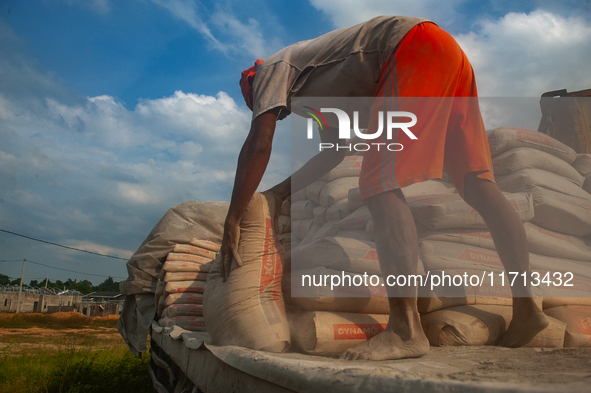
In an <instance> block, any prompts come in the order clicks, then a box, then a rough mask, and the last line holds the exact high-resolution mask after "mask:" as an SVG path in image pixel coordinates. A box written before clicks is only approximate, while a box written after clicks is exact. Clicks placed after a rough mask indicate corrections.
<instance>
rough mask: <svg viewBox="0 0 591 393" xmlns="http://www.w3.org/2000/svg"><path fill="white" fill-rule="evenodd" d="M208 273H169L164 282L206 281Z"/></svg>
mask: <svg viewBox="0 0 591 393" xmlns="http://www.w3.org/2000/svg"><path fill="white" fill-rule="evenodd" d="M206 280H207V273H206V272H168V273H166V275H165V276H164V281H166V282H173V281H206Z"/></svg>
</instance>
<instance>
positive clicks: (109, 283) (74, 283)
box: [0, 274, 119, 295]
mask: <svg viewBox="0 0 591 393" xmlns="http://www.w3.org/2000/svg"><path fill="white" fill-rule="evenodd" d="M20 282H21V280H20V278H16V279H14V280H11V279H10V277H8V276H6V275H4V274H0V285H19V284H20ZM23 284H25V283H24V282H23ZM28 285H29V286H30V287H36V288H44V287H45V280H41V281H38V280H31V281H30V282H29V284H28ZM47 288H48V289H58V290H70V289H72V290H76V291H78V292H80V293H83V294H85V295H87V294H89V293H92V292H100V291H116V292H118V291H119V281H114V280H113V277H108V278H107V279H106V280H105V281H103V282H102V283H100V284H99V285H93V284H92V283H91V282H90V281H88V280H81V281H78V280H75V279H74V280H72V279H71V278H68V279H67V280H66V281H60V280H56V281H51V280H47Z"/></svg>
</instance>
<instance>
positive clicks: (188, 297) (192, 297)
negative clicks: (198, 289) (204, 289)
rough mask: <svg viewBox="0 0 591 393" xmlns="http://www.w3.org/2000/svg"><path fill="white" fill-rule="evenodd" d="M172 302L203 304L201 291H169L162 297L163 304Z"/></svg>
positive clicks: (167, 304)
mask: <svg viewBox="0 0 591 393" xmlns="http://www.w3.org/2000/svg"><path fill="white" fill-rule="evenodd" d="M172 304H203V294H201V293H171V294H169V295H168V296H166V298H165V299H164V305H165V306H167V307H168V306H170V305H172Z"/></svg>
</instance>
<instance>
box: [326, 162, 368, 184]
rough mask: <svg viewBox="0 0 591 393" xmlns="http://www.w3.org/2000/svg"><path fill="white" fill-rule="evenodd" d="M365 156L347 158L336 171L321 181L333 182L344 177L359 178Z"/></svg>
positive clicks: (333, 170)
mask: <svg viewBox="0 0 591 393" xmlns="http://www.w3.org/2000/svg"><path fill="white" fill-rule="evenodd" d="M362 164H363V156H347V157H345V158H344V159H343V161H342V162H341V163H340V164H339V165H337V166H336V167H335V168H334V169H332V170H331V171H330V172H328V173H327V174H326V175H324V176H322V177H321V178H320V180H323V181H326V182H331V181H333V180H336V179H340V178H342V177H359V175H360V174H361V165H362Z"/></svg>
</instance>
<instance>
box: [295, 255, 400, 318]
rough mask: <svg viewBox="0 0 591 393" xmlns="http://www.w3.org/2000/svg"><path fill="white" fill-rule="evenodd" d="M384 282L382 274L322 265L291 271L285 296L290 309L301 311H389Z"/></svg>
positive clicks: (386, 312)
mask: <svg viewBox="0 0 591 393" xmlns="http://www.w3.org/2000/svg"><path fill="white" fill-rule="evenodd" d="M383 283H384V282H383V280H382V279H381V278H379V279H377V278H376V277H373V278H372V277H370V276H368V275H365V276H364V275H362V274H357V273H350V272H344V271H341V270H335V269H329V268H325V267H323V266H320V267H317V268H313V269H305V270H297V271H292V272H291V280H290V284H289V285H288V288H284V297H285V298H286V303H287V304H288V305H290V307H291V309H296V310H299V311H337V312H355V313H364V314H388V313H389V310H390V307H389V305H388V295H387V293H386V288H385V287H384V286H383V285H382V284H383ZM372 284H374V285H372ZM286 291H287V292H288V294H286Z"/></svg>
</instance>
